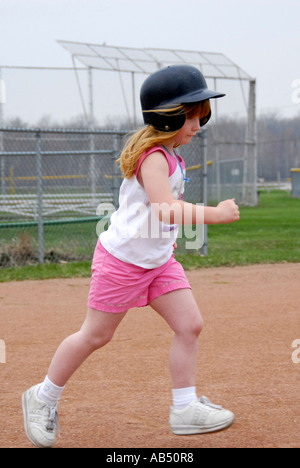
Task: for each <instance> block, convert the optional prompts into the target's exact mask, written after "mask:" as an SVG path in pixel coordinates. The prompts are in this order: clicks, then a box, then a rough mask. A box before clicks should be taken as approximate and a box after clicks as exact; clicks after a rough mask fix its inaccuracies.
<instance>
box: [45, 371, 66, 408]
mask: <svg viewBox="0 0 300 468" xmlns="http://www.w3.org/2000/svg"><path fill="white" fill-rule="evenodd" d="M64 388H65V387H58V386H57V385H55V384H54V383H52V382H51V380H49V379H48V376H46V377H45V380H44V382H43V383H42V384H41V386H40V388H39V390H38V397H39V398H40V399H41V400H42V401H44V402H45V403H47V405H49V406H54V405H55V404H56V403H57V402H58V400H59V399H60V396H61V394H62V391H63V389H64Z"/></svg>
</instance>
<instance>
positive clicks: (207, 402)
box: [199, 396, 222, 409]
mask: <svg viewBox="0 0 300 468" xmlns="http://www.w3.org/2000/svg"><path fill="white" fill-rule="evenodd" d="M199 402H200V403H202V404H203V405H205V406H209V407H210V408H214V409H222V406H220V405H215V404H214V403H212V402H211V401H210V399H209V398H207V397H206V396H202V397H201V398H199Z"/></svg>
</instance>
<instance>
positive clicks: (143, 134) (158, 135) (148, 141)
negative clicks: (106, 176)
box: [117, 100, 210, 179]
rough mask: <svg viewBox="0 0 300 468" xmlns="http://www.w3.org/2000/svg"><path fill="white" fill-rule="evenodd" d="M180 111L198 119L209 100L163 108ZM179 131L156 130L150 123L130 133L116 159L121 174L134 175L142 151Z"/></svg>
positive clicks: (167, 110)
mask: <svg viewBox="0 0 300 468" xmlns="http://www.w3.org/2000/svg"><path fill="white" fill-rule="evenodd" d="M182 111H184V112H185V114H186V117H187V118H192V117H194V116H199V119H201V118H203V117H205V116H207V115H208V114H209V112H210V103H209V100H206V101H202V102H197V103H193V104H182V105H180V106H177V107H176V108H172V109H165V110H164V112H165V113H166V114H167V113H169V112H172V114H173V115H174V112H178V113H182ZM153 112H155V111H153ZM157 112H160V113H161V112H162V110H161V109H160V110H159V111H157ZM179 131H180V129H179V130H176V131H175V132H162V131H160V130H156V129H155V128H154V127H153V126H152V125H148V126H147V127H143V128H142V129H140V130H138V131H137V132H135V133H134V134H133V135H131V136H130V137H129V139H128V140H127V142H126V143H125V146H124V149H123V151H122V153H121V156H120V158H119V159H118V160H117V162H119V163H120V169H121V171H122V173H123V176H124V177H126V178H128V179H130V178H131V177H132V176H133V175H134V173H135V171H136V168H137V166H138V163H139V159H140V157H141V156H142V154H143V153H145V152H146V151H148V150H150V149H151V148H153V147H154V146H160V145H166V144H167V143H168V142H170V141H172V140H174V138H175V137H176V135H177V133H178V132H179Z"/></svg>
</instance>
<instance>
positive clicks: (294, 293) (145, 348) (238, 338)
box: [0, 264, 300, 449]
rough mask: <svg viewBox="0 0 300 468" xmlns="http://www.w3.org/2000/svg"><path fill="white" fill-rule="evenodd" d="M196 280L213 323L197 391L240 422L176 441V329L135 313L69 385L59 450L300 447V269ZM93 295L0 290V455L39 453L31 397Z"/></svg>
mask: <svg viewBox="0 0 300 468" xmlns="http://www.w3.org/2000/svg"><path fill="white" fill-rule="evenodd" d="M188 277H189V279H190V282H191V284H192V286H193V290H194V294H195V296H196V299H197V301H198V303H199V305H200V309H201V311H202V315H203V317H204V322H205V327H204V330H203V332H202V335H201V342H200V360H199V371H198V381H197V387H198V393H199V396H201V395H206V396H208V397H209V398H210V399H211V400H212V401H213V402H215V403H219V404H222V405H223V406H224V407H227V408H229V409H230V410H232V411H233V412H234V413H235V414H236V422H235V424H234V425H233V426H232V427H231V428H229V429H228V430H226V431H222V432H219V433H214V434H207V435H202V436H175V435H173V434H172V432H171V431H170V429H169V425H168V417H169V405H170V404H171V390H170V378H169V371H168V352H169V347H170V343H171V339H172V333H171V332H170V330H169V329H168V327H167V325H166V324H165V323H164V322H163V320H162V319H161V318H160V317H158V316H157V315H156V314H155V312H153V311H152V309H151V308H149V307H146V308H144V309H133V310H131V311H130V312H129V313H128V314H127V316H126V317H125V319H124V321H123V322H122V323H121V325H120V327H119V329H118V330H117V332H116V334H115V337H114V339H113V341H112V342H111V343H110V344H109V345H108V346H107V347H105V348H104V349H102V350H100V351H98V352H96V353H95V354H93V355H92V356H91V357H90V358H89V359H88V360H87V361H86V363H85V364H84V365H83V366H82V367H81V368H80V369H79V370H78V371H77V373H76V374H75V375H74V376H73V377H72V379H71V380H70V381H69V383H68V385H67V387H66V389H65V391H64V393H63V395H62V400H61V402H60V425H61V438H60V439H59V440H58V443H57V447H106V448H117V447H119V448H121V447H124V448H125V447H126V448H142V447H145V448H146V447H150V448H183V449H188V448H196V447H199V448H204V447H299V434H300V395H299V377H300V363H299V364H297V360H299V358H300V346H299V345H298V347H299V348H298V349H299V352H297V349H293V348H292V343H293V342H294V340H296V339H299V340H300V313H299V312H300V264H282V265H261V266H250V267H236V268H232V269H229V268H216V269H203V270H198V271H192V272H188ZM88 290H89V280H88V279H74V280H70V279H66V280H49V281H25V282H12V283H2V284H0V324H1V325H0V339H1V340H4V341H5V347H6V363H5V364H0V414H1V423H2V424H1V431H0V447H12V448H13V447H31V444H30V443H29V442H28V440H27V438H26V436H25V433H24V430H23V419H22V412H21V405H20V401H21V394H22V392H23V391H24V390H25V389H27V388H28V387H29V386H31V385H33V384H35V383H37V382H40V381H41V380H43V378H44V375H45V372H46V371H47V368H48V365H49V362H50V360H51V358H52V356H53V353H54V352H55V350H56V348H57V346H58V345H59V344H60V342H61V341H62V340H63V339H64V338H65V337H66V336H68V335H69V334H71V333H73V332H75V331H77V330H78V328H79V327H80V326H81V324H82V321H83V319H84V316H85V311H86V300H87V294H88ZM293 353H294V354H293ZM293 357H294V359H292V358H293ZM295 358H296V359H295ZM297 358H298V359H297ZM293 361H294V362H293Z"/></svg>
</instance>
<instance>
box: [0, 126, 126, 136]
mask: <svg viewBox="0 0 300 468" xmlns="http://www.w3.org/2000/svg"><path fill="white" fill-rule="evenodd" d="M0 132H11V133H13V132H19V133H35V134H42V133H49V134H52V133H59V134H81V135H127V134H128V133H130V130H126V131H125V130H101V129H84V128H81V129H78V128H18V127H0Z"/></svg>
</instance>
